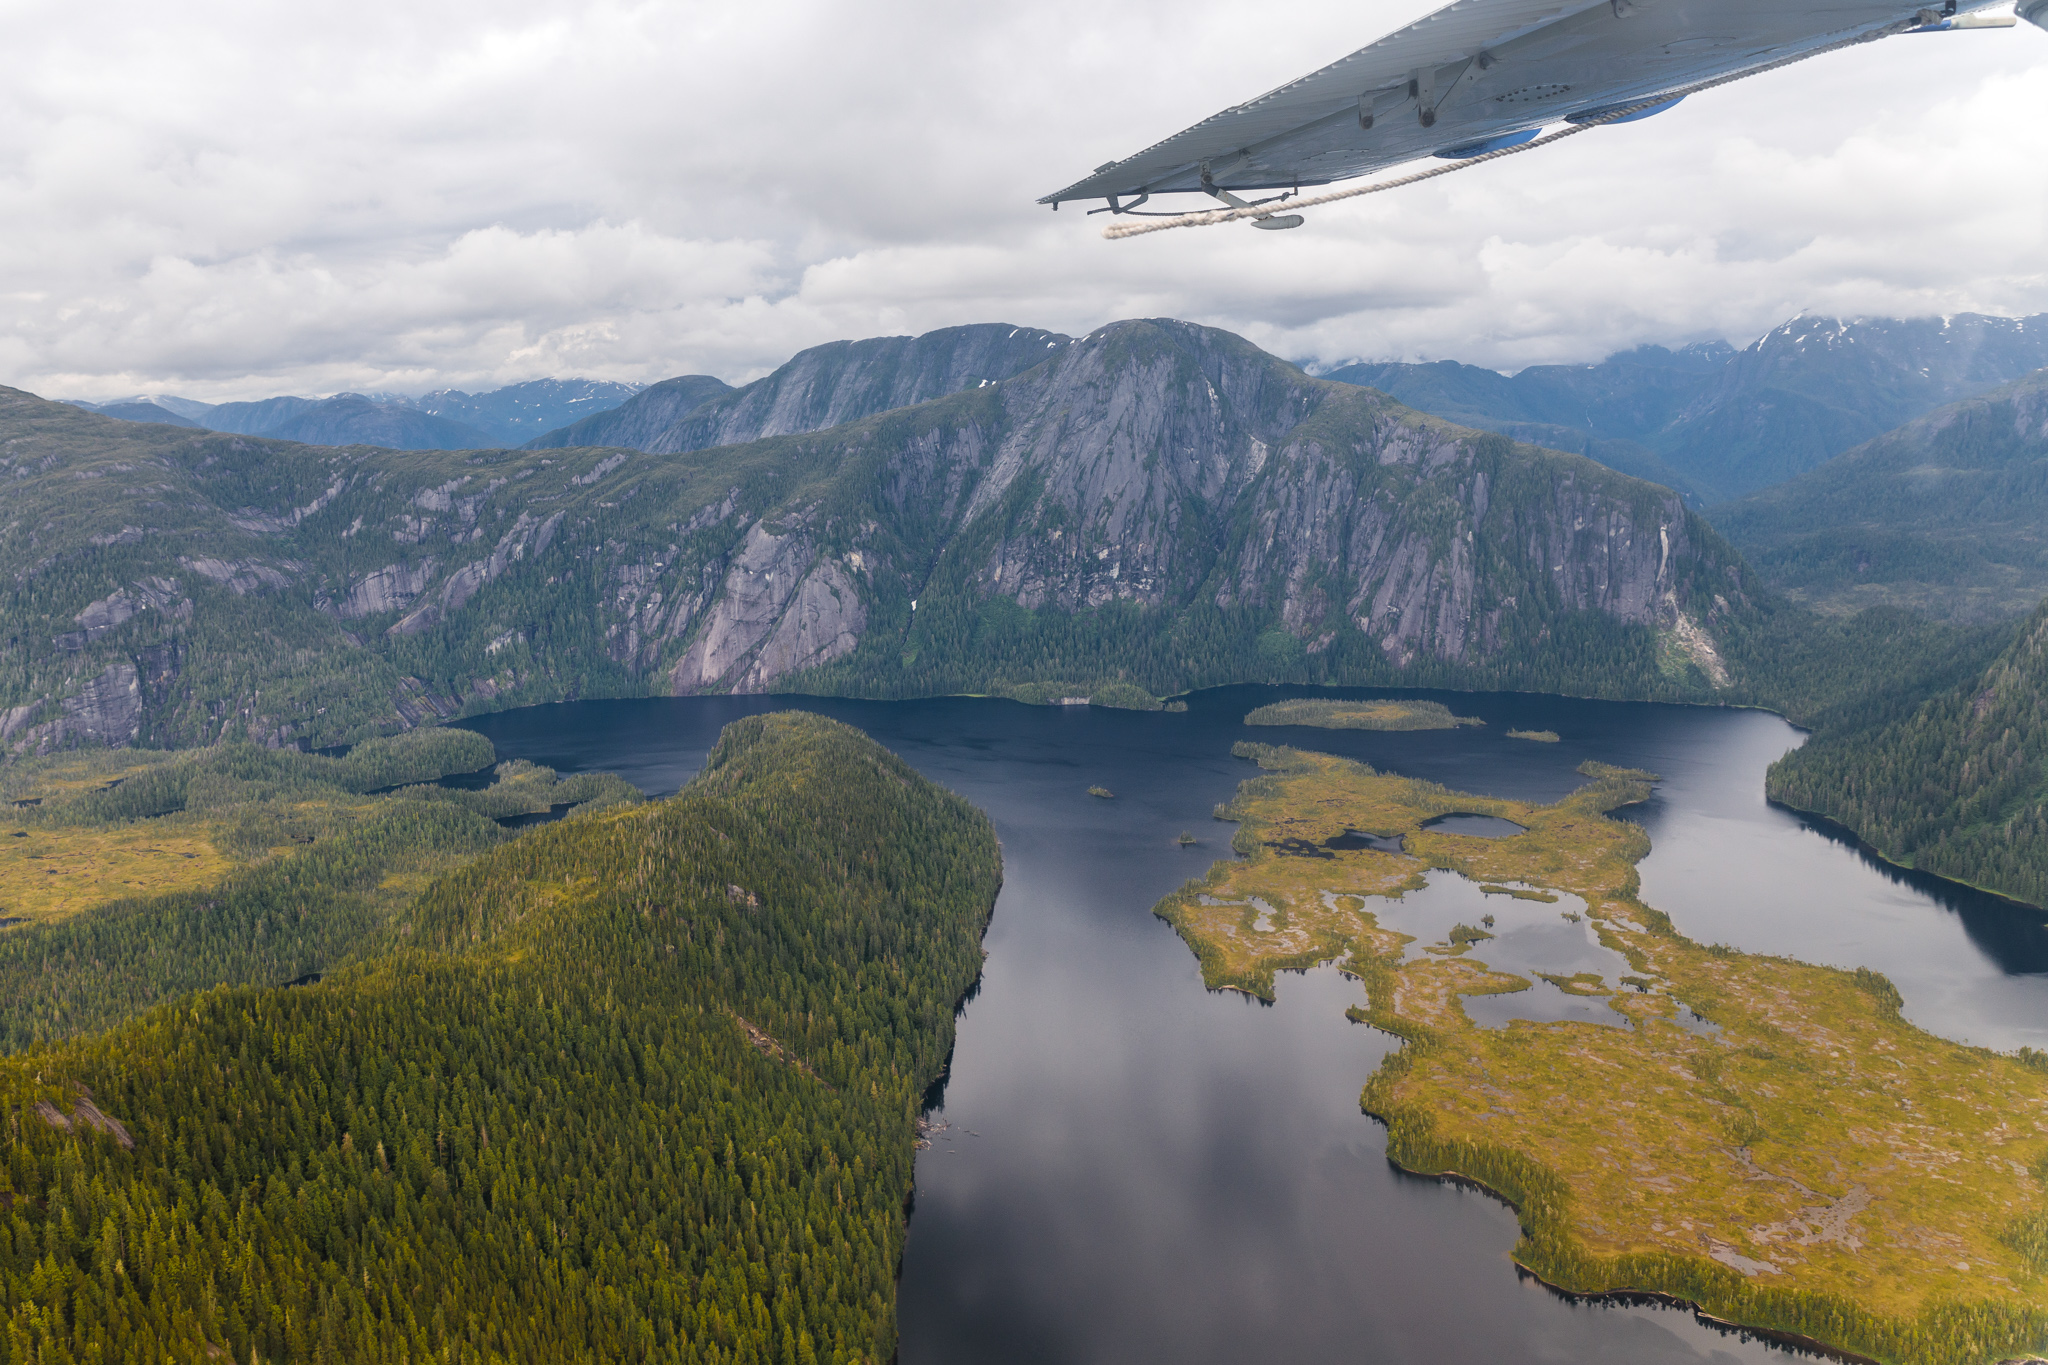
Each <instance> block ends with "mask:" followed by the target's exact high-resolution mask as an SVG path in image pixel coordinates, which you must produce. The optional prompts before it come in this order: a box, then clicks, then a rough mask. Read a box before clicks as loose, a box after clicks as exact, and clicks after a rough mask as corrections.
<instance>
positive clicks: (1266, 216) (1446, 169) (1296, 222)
mask: <svg viewBox="0 0 2048 1365" xmlns="http://www.w3.org/2000/svg"><path fill="white" fill-rule="evenodd" d="M1626 3H1627V0H1615V11H1616V13H1623V12H1625V11H1624V10H1623V6H1624V5H1625V4H1626ZM1630 8H1633V6H1630ZM2034 8H2035V9H2037V10H2041V9H2048V0H2040V3H2038V4H2037V5H2036V6H2035V7H2034ZM1930 13H1932V11H1928V10H1922V11H1921V12H1920V13H1919V14H1917V15H1915V16H1914V17H1913V18H1911V19H1906V20H1902V21H1900V22H1899V23H1896V24H1892V25H1890V26H1888V27H1886V28H1881V29H1877V30H1875V31H1873V32H1869V33H1859V34H1857V35H1856V36H1855V37H1853V38H1844V39H1842V40H1841V41H1840V42H1837V43H1829V44H1828V45H1827V46H1825V47H1817V48H1814V49H1812V50H1811V51H1808V52H1801V53H1798V54H1796V55H1794V56H1791V57H1781V58H1779V59H1778V60H1777V61H1775V62H1766V63H1764V64H1763V65H1762V66H1753V67H1751V68H1750V69H1749V70H1747V71H1736V72H1731V73H1730V74H1728V75H1725V76H1716V77H1715V78H1714V79H1712V80H1708V81H1701V82H1699V83H1698V84H1696V85H1688V86H1685V87H1683V88H1682V89H1678V90H1669V91H1666V92H1664V93H1663V94H1660V95H1652V96H1650V97H1649V98H1648V99H1643V100H1638V101H1636V102H1635V103H1634V104H1625V105H1619V106H1617V107H1615V108H1613V109H1606V110H1602V111H1601V112H1600V114H1599V115H1598V116H1597V117H1595V118H1591V119H1588V120H1587V121H1586V122H1584V123H1576V124H1573V125H1572V126H1571V127H1569V128H1561V129H1559V130H1558V131H1557V132H1554V133H1546V134H1544V135H1543V136H1542V137H1539V138H1537V139H1536V140H1535V141H1533V142H1524V143H1523V144H1521V145H1520V146H1519V147H1502V148H1499V149H1498V150H1496V151H1491V152H1483V153H1481V154H1480V155H1478V156H1473V157H1467V158H1465V159H1464V160H1462V161H1454V162H1452V163H1451V164H1450V165H1448V166H1436V167H1433V168H1431V169H1430V170H1426V171H1417V172H1416V173H1415V174H1413V175H1404V176H1400V177H1398V178H1396V179H1393V180H1382V181H1378V182H1376V183H1374V184H1371V185H1356V186H1353V187H1352V188H1351V189H1348V190H1333V191H1331V192H1330V193H1328V194H1314V195H1310V196H1309V197H1308V198H1306V199H1296V200H1294V201H1293V203H1291V204H1290V205H1289V207H1290V208H1297V209H1309V208H1320V207H1321V206H1322V205H1324V204H1335V203H1338V202H1339V201H1341V200H1345V199H1357V198H1360V197H1362V196H1364V195H1368V194H1382V193H1384V192H1386V191H1387V190H1397V189H1400V188H1402V187H1403V186H1406V185H1414V184H1418V183H1420V182H1421V181H1424V180H1434V179H1436V178H1437V177H1438V176H1440V175H1449V174H1451V173H1452V172H1453V171H1462V170H1465V169H1466V168H1468V167H1471V166H1478V165H1482V164H1484V163H1486V162H1488V161H1498V160H1500V159H1501V158H1502V157H1504V156H1518V155H1520V154H1521V153H1523V152H1533V151H1535V150H1536V149H1537V148H1538V147H1548V146H1549V145H1550V144H1551V143H1553V142H1562V141H1563V140H1564V139H1566V138H1568V137H1577V136H1578V135H1579V134H1580V133H1588V132H1591V131H1592V130H1593V129H1595V128H1604V127H1606V126H1607V125H1608V124H1610V123H1622V122H1625V121H1626V120H1628V119H1630V118H1632V117H1634V116H1635V115H1637V114H1640V113H1642V112H1644V111H1645V110H1648V109H1654V108H1657V107H1658V106H1660V105H1668V104H1674V103H1676V102H1677V101H1679V100H1681V99H1684V98H1685V97H1686V96H1688V95H1698V94H1701V93H1704V92H1705V91H1708V90H1715V89H1719V88H1720V87H1721V86H1724V85H1733V84H1734V83H1735V82H1737V81H1741V80H1748V79H1749V78H1750V77H1751V76H1761V75H1764V74H1766V73H1768V72H1772V71H1779V70H1782V69H1783V68H1785V67H1788V66H1794V65H1796V64H1798V63H1800V62H1803V61H1806V60H1807V59H1808V58H1811V57H1819V56H1821V55H1823V54H1825V53H1829V52H1839V51H1841V50H1842V49H1843V48H1849V47H1856V46H1858V45H1860V44H1863V43H1873V42H1876V41H1877V40H1878V39H1880V38H1889V37H1891V36H1892V35H1893V34H1895V33H1907V32H1911V31H1912V30H1913V29H1915V28H1916V27H1918V26H1919V25H1921V24H1922V23H1924V22H1925V21H1926V16H1927V15H1928V14H1930ZM2029 17H2030V18H2031V17H2032V16H2031V15H2030V16H2029ZM2042 17H2043V19H2048V14H2044V15H2043V16H2042ZM2036 22H2040V21H2038V20H2037V21H2036ZM2043 27H2048V23H2044V24H2043ZM1473 65H1475V66H1476V65H1478V63H1477V62H1476V61H1475V62H1474V63H1473ZM1418 85H1419V82H1418ZM1411 88H1415V87H1411ZM1432 93H1433V92H1432ZM1446 93H1449V92H1448V91H1447V92H1446ZM1431 112H1433V111H1431ZM1362 118H1363V112H1362V109H1361V120H1362ZM1427 121H1428V120H1427V118H1425V123H1426V122H1427ZM1204 179H1205V180H1206V179H1207V177H1204ZM1203 188H1204V189H1205V190H1206V191H1207V192H1208V193H1209V194H1211V195H1213V196H1214V197H1216V198H1218V199H1222V200H1224V201H1225V202H1227V203H1229V204H1231V205H1233V207H1231V208H1223V209H1209V210H1206V211H1204V212H1200V213H1181V214H1175V215H1173V216H1171V217H1168V216H1164V215H1161V216H1160V221H1158V222H1156V223H1111V224H1109V225H1108V226H1107V227H1105V228H1103V229H1102V235H1103V236H1104V237H1107V238H1109V239H1110V240H1111V241H1121V240H1122V239H1123V238H1126V237H1142V236H1144V235H1145V234H1146V233H1148V232H1165V231H1166V230H1167V229H1169V228H1184V227H1214V226H1216V225H1217V224H1219V223H1236V222H1241V221H1243V220H1244V219H1246V218H1251V219H1256V220H1258V221H1255V222H1254V223H1253V224H1252V226H1254V227H1261V228H1277V227H1283V226H1284V227H1299V226H1301V221H1302V219H1301V215H1300V214H1288V215H1287V216H1286V217H1284V218H1276V217H1274V215H1273V211H1272V210H1271V209H1267V208H1262V207H1260V205H1261V204H1266V203H1271V202H1272V201H1271V200H1260V201H1258V203H1253V204H1247V203H1245V202H1244V201H1243V200H1240V199H1238V198H1237V197H1236V196H1234V195H1231V194H1228V193H1226V192H1224V191H1221V190H1218V189H1216V188H1215V187H1214V186H1211V185H1206V184H1205V185H1204V186H1203ZM1283 197H1285V196H1283ZM1096 212H1098V213H1099V212H1101V210H1099V209H1098V210H1096ZM1148 216H1149V215H1148Z"/></svg>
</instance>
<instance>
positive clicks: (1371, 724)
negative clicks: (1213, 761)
mask: <svg viewBox="0 0 2048 1365" xmlns="http://www.w3.org/2000/svg"><path fill="white" fill-rule="evenodd" d="M1244 723H1245V724H1246V725H1314V726H1318V727H1320V728H1321V729H1324V730H1455V729H1457V728H1458V727H1459V726H1460V725H1484V724H1486V722H1485V721H1483V720H1479V719H1477V718H1475V717H1472V716H1455V715H1452V714H1451V708H1450V707H1448V706H1445V705H1444V704H1443V703H1442V702H1435V701H1417V700H1413V699H1411V698H1404V697H1372V698H1369V699H1367V700H1364V701H1331V700H1327V699H1324V698H1321V697H1301V698H1297V699H1295V700H1293V701H1276V702H1274V703H1273V704H1272V705H1270V706H1261V707H1260V708H1259V709H1258V710H1256V711H1253V712H1252V713H1251V714H1250V715H1248V716H1246V717H1245V718H1244Z"/></svg>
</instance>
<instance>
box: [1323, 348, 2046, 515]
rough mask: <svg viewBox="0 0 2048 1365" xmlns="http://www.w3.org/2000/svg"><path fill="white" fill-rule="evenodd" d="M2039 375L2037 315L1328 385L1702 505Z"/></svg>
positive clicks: (1409, 368) (1356, 376)
mask: <svg viewBox="0 0 2048 1365" xmlns="http://www.w3.org/2000/svg"><path fill="white" fill-rule="evenodd" d="M2044 365H2048V315H2043V316H2038V317H2031V318H1994V317H1984V316H1980V315H1976V314H1967V313H1966V314H1959V315H1956V316H1953V317H1939V318H1855V319H1842V318H1822V317H1798V318H1794V319H1792V320H1791V321H1790V322H1787V323H1785V324H1783V325H1782V326H1779V327H1776V328H1773V329H1772V330H1771V331H1770V332H1768V333H1766V334H1765V335H1764V336H1762V337H1761V338H1759V339H1758V340H1757V341H1756V342H1755V343H1753V344H1752V345H1750V346H1748V347H1746V348H1745V349H1743V350H1741V351H1736V350H1733V349H1732V348H1730V347H1728V346H1727V345H1726V344H1724V343H1719V342H1716V343H1711V344H1708V345H1700V346H1689V347H1686V348H1685V349H1683V350H1680V351H1668V350H1665V349H1664V348H1662V347H1659V346H1644V347H1640V348H1638V349H1636V350H1633V351H1625V352H1623V353H1621V354H1619V355H1614V356H1610V357H1608V358H1607V359H1606V360H1605V361H1602V362H1601V363H1600V364H1598V365H1535V366H1531V367H1530V368H1528V369H1525V370H1523V371H1521V372H1520V373H1518V374H1516V375H1514V376H1513V377H1512V378H1510V377H1508V376H1504V375H1501V374H1498V373H1496V372H1494V371H1492V370H1485V369H1480V368H1478V367H1476V366H1472V365H1460V364H1456V363H1454V362H1450V361H1442V362H1438V363H1436V364H1433V365H1403V364H1363V365H1352V366H1347V367H1345V368H1343V369H1340V370H1335V371H1332V372H1331V373H1330V375H1329V376H1328V377H1329V378H1331V379H1337V380H1341V381H1343V382H1345V383H1352V384H1370V385H1373V386H1374V387H1376V388H1379V389H1381V390H1383V391H1385V392H1387V393H1390V394H1392V395H1394V396H1395V397H1396V398H1399V399H1400V400H1401V401H1402V402H1404V403H1407V404H1409V405H1411V406H1413V407H1417V408H1420V409H1422V410H1423V411H1424V412H1430V413H1435V414H1436V415H1438V416H1440V417H1445V418H1448V419H1450V420H1451V421H1454V422H1463V423H1465V424H1466V425H1468V426H1476V427H1483V428H1486V429H1488V430H1492V431H1500V432H1503V433H1505V434H1507V435H1510V436H1513V437H1514V438H1515V439H1517V440H1523V441H1533V442H1536V443H1537V444H1539V445H1546V446H1552V447H1555V448H1556V449H1559V450H1570V451H1574V452H1577V453H1580V454H1584V455H1587V456H1589V457H1590V458H1592V459H1596V460H1599V461H1601V462H1602V463H1604V464H1607V465H1610V466H1611V467H1613V468H1615V469H1620V470H1623V471H1625V472H1627V473H1630V474H1634V475H1637V476H1639V477H1642V478H1647V479H1652V480H1655V481H1656V482H1658V483H1664V484H1669V485H1670V486H1672V487H1674V488H1678V489H1682V490H1684V491H1685V492H1687V493H1689V494H1693V495H1696V496H1697V497H1698V498H1700V499H1701V500H1702V501H1704V502H1707V503H1716V502H1722V501H1725V500H1727V499H1730V498H1739V497H1743V496H1745V495H1746V494H1749V493H1753V492H1755V491H1757V490H1759V489H1764V488H1769V487H1772V486H1774V485H1776V484H1779V483H1782V482H1783V481H1785V480H1786V479H1790V478H1793V477H1796V476H1797V475H1799V474H1801V473H1803V472H1805V471H1806V470H1809V469H1812V468H1814V467H1815V466H1817V465H1819V464H1821V463H1822V462H1824V461H1826V460H1828V459H1830V458H1832V457H1833V456H1835V455H1838V454H1840V453H1841V452H1843V451H1845V450H1848V449H1850V448H1851V447H1853V446H1856V445H1860V444H1861V443H1863V442H1864V441H1867V440H1870V439H1871V438H1873V437H1875V436H1878V435H1880V434H1881V433H1883V432H1886V431H1889V430H1891V429H1892V428H1894V427H1897V426H1899V425H1901V424H1902V423H1905V422H1907V421H1910V420H1912V419H1913V418H1916V417H1919V416H1920V415H1922V414H1923V413H1927V412H1931V411H1933V410H1934V409H1935V408H1937V407H1940V406H1942V405H1943V404H1945V403H1953V402H1956V401H1957V400H1959V399H1963V398H1966V397H1969V396H1970V395H1972V394H1978V393H1982V392H1984V391H1985V390H1987V389H1992V388H1996V387H1997V386H1998V385H2000V384H2006V383H2010V382H2012V381H2013V380H2016V379H2018V378H2020V377H2021V376H2022V375H2026V374H2029V373H2031V372H2033V371H2034V370H2038V369H2040V368H2041V367H2042V366H2044Z"/></svg>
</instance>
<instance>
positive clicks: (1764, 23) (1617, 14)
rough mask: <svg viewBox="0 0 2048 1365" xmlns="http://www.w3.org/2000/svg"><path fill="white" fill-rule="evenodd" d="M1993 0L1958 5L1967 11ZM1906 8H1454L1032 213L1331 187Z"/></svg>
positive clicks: (1723, 71)
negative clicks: (1088, 204) (1168, 197)
mask: <svg viewBox="0 0 2048 1365" xmlns="http://www.w3.org/2000/svg"><path fill="white" fill-rule="evenodd" d="M1994 2H1995V0H1966V2H1965V3H1964V4H1963V5H1962V6H1961V8H1963V9H1966V10H1968V9H1976V8H1981V7H1983V6H1985V5H1988V4H1991V3H1994ZM1920 8H1921V7H1920V6H1919V5H1916V4H1909V3H1905V0H1455V3H1453V4H1450V5H1446V6H1445V7H1444V8H1442V9H1440V10H1438V11H1436V12H1435V13H1433V14H1431V15H1428V16H1427V17H1425V18H1423V19H1420V20H1418V21H1416V22H1415V23H1413V24H1411V25H1409V26H1408V27H1407V28H1404V29H1401V30H1399V31H1398V32H1395V33H1392V34H1389V35H1388V36H1386V37H1385V38H1382V39H1380V40H1379V41H1378V42H1376V43H1374V44H1372V45H1371V46H1370V47H1365V48H1361V49H1360V50H1359V51H1357V52H1354V53H1352V54H1351V55H1350V56H1348V57H1346V58H1344V59H1343V60H1341V61H1338V62H1335V63H1333V64H1331V65H1329V66H1326V67H1324V68H1323V69H1322V70H1320V71H1316V72H1313V73H1311V74H1309V75H1307V76H1304V77H1302V78H1301V79H1300V80H1297V81H1293V82H1291V83H1289V84H1287V85H1284V86H1281V87H1280V88H1279V89H1278V90H1275V91H1272V92H1271V93H1269V94H1266V95H1261V96H1260V97H1259V98H1257V99H1255V100H1251V101H1248V102H1247V103H1244V104H1240V105H1237V106H1235V107H1234V108H1230V109H1226V110H1224V111H1223V112H1222V113H1219V114H1216V115H1213V116H1212V117H1210V118H1207V119H1204V120H1202V122H1200V123H1198V124H1196V125H1195V126H1194V127H1192V128H1190V129H1188V130H1187V131H1185V132H1182V133H1178V134H1176V135H1174V136H1173V137H1170V138H1168V139H1166V140H1165V141H1164V142H1161V143H1158V144H1157V145H1155V146H1152V147H1149V148H1147V149H1146V150H1144V151H1142V152H1140V153H1138V154H1137V155H1136V156H1133V157H1129V158H1127V159H1125V160H1123V161H1119V162H1113V163H1111V164H1109V165H1107V166H1103V167H1101V168H1099V169H1098V170H1097V171H1096V172H1095V173H1094V174H1092V175H1090V176H1088V177H1087V178H1086V179H1083V180H1080V181H1077V182H1075V183H1074V184H1072V185H1069V186H1068V187H1067V188H1065V189H1063V190H1060V191H1058V192H1056V193H1054V194H1049V195H1046V196H1045V197H1044V198H1043V199H1040V200H1039V201H1038V202H1039V203H1041V204H1058V203H1060V202H1062V201H1066V200H1074V199H1102V198H1109V197H1112V196H1115V197H1117V198H1119V199H1133V198H1137V197H1140V196H1144V195H1148V194H1174V193H1185V192H1189V191H1196V192H1199V191H1202V190H1203V189H1204V185H1205V178H1206V182H1207V183H1208V184H1213V185H1214V186H1215V187H1216V188H1218V189H1223V190H1236V191H1255V190H1267V189H1292V188H1295V187H1298V186H1305V185H1327V184H1330V183H1331V182H1333V181H1338V180H1346V179H1350V178H1352V177H1354V176H1360V175H1367V174H1370V173H1372V172H1374V171H1378V170H1382V169H1384V168H1386V167H1388V166H1394V165H1399V164H1401V163H1402V162H1406V161H1413V160H1415V159H1416V158H1418V157H1425V156H1431V155H1434V154H1436V153H1439V152H1442V151H1445V150H1447V149H1450V148H1454V147H1461V146H1470V145H1472V144H1474V143H1482V142H1485V141H1487V140H1488V139H1492V138H1497V137H1503V136H1506V135H1508V134H1512V133H1517V132H1523V131H1526V130H1529V129H1533V128H1540V127H1543V126H1544V125H1545V124H1550V123H1556V122H1558V121H1560V120H1563V119H1567V118H1571V117H1573V116H1583V115H1584V114H1586V113H1588V112H1591V111H1595V110H1599V109H1602V108H1607V107H1610V106H1614V105H1620V104H1627V103H1635V102H1638V101H1641V100H1645V99H1649V98H1653V97H1655V96H1657V95H1659V94H1662V93H1665V92H1669V91H1675V90H1679V89H1681V88H1683V87H1685V86H1688V85H1692V84H1696V83H1698V82H1700V81H1704V80H1708V79H1712V78H1714V77H1716V76H1722V75H1727V74H1730V73H1734V72H1741V71H1745V70H1748V69H1750V68H1752V67H1758V66H1762V65H1765V64H1767V63H1771V62H1776V61H1781V60H1783V59H1784V58H1787V57H1791V56H1795V55H1797V54H1799V53H1801V52H1804V51H1810V50H1812V49H1816V48H1821V47H1825V46H1827V45H1829V44H1832V43H1839V42H1842V41H1844V40H1845V39H1849V38H1854V37H1856V36H1858V35H1859V34H1863V33H1868V34H1871V35H1873V36H1874V35H1877V34H1879V33H1880V32H1882V31H1884V30H1886V29H1889V28H1893V27H1895V26H1897V25H1898V24H1899V23H1901V22H1902V21H1903V20H1906V19H1910V18H1911V17H1912V16H1913V15H1914V14H1915V12H1916V11H1918V10H1919V9H1920Z"/></svg>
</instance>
